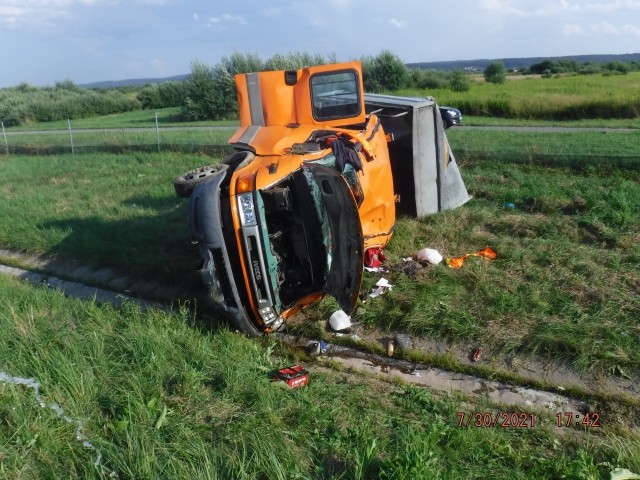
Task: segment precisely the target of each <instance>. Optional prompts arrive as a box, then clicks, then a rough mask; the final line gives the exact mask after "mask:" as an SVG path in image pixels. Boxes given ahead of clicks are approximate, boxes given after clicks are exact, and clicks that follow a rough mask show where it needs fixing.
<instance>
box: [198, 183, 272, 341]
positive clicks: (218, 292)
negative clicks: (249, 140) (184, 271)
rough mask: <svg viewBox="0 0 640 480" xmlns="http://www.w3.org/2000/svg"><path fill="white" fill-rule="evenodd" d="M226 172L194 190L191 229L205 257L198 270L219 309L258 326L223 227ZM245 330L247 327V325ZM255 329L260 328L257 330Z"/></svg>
mask: <svg viewBox="0 0 640 480" xmlns="http://www.w3.org/2000/svg"><path fill="white" fill-rule="evenodd" d="M226 175H231V174H230V173H227V171H223V172H220V175H217V176H215V177H214V178H212V179H211V180H210V181H207V182H204V183H200V184H198V185H197V186H196V187H195V188H194V190H193V193H192V194H191V200H190V204H189V229H190V230H191V236H192V237H193V239H194V240H196V241H197V242H198V247H199V251H200V259H201V261H202V263H201V267H200V269H199V270H198V271H197V273H198V275H199V277H200V279H201V281H202V282H203V284H204V285H206V286H207V288H209V298H210V300H211V302H212V303H213V306H214V307H215V308H216V310H218V311H219V312H220V313H223V314H224V315H225V316H226V317H228V318H229V319H230V320H231V321H232V322H233V323H234V324H235V325H236V326H239V327H241V326H245V325H250V326H251V327H252V328H253V329H256V327H255V325H254V323H253V322H252V321H251V319H250V318H249V317H248V316H247V313H246V311H245V309H244V306H243V304H242V295H241V294H240V292H239V290H238V287H237V284H236V281H235V278H234V274H233V268H232V263H231V262H234V261H235V262H236V263H237V262H238V259H237V258H233V259H232V258H230V251H229V250H228V249H227V244H226V242H225V236H224V232H223V229H222V225H223V220H222V209H221V204H220V201H221V200H220V187H221V185H222V184H223V183H224V181H225V180H226ZM231 253H232V252H231ZM232 254H233V253H232ZM236 255H237V254H236ZM241 328H242V327H241ZM243 330H245V331H246V329H245V328H243ZM255 333H256V334H258V333H260V331H259V330H256V332H255Z"/></svg>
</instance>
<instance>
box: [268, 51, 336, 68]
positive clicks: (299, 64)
mask: <svg viewBox="0 0 640 480" xmlns="http://www.w3.org/2000/svg"><path fill="white" fill-rule="evenodd" d="M328 61H329V63H335V56H334V57H333V58H332V57H329V59H328ZM326 63H327V59H325V57H324V55H321V54H316V55H311V54H309V53H307V52H293V53H289V54H288V55H282V54H281V53H276V54H275V55H274V56H273V57H271V58H270V59H269V60H267V61H266V63H265V69H266V70H299V69H301V68H304V67H311V66H314V65H324V64H326Z"/></svg>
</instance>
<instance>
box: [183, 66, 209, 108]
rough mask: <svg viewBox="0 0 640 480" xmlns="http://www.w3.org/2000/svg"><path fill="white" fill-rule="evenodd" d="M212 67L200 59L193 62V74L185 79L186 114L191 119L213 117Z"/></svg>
mask: <svg viewBox="0 0 640 480" xmlns="http://www.w3.org/2000/svg"><path fill="white" fill-rule="evenodd" d="M215 84H216V83H215V80H214V77H213V71H212V70H211V68H210V67H209V66H208V65H207V64H205V63H203V62H200V61H199V60H196V61H194V62H192V63H191V75H189V77H188V78H187V80H185V91H186V95H185V104H184V114H185V116H186V117H187V118H188V119H189V120H206V119H208V118H211V116H212V112H211V103H212V100H211V97H212V95H213V90H214V88H215Z"/></svg>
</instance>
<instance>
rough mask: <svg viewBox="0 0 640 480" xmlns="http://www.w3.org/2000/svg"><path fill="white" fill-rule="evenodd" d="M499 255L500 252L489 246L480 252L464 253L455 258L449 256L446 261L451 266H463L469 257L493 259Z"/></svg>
mask: <svg viewBox="0 0 640 480" xmlns="http://www.w3.org/2000/svg"><path fill="white" fill-rule="evenodd" d="M497 256H498V254H497V253H496V252H495V251H494V250H493V249H492V248H491V247H487V248H485V249H484V250H480V251H479V252H475V253H467V254H465V255H462V256H460V257H455V258H447V260H446V262H447V265H448V266H449V267H451V268H462V265H464V262H465V260H466V259H467V258H469V257H483V258H486V259H488V260H493V259H494V258H496V257H497Z"/></svg>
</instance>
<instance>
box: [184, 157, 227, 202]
mask: <svg viewBox="0 0 640 480" xmlns="http://www.w3.org/2000/svg"><path fill="white" fill-rule="evenodd" d="M228 168H229V165H225V164H215V165H207V166H206V167H200V168H196V169H194V170H191V171H189V172H186V173H183V174H182V175H178V176H177V177H176V178H174V179H173V188H174V189H175V191H176V193H177V194H178V196H179V197H182V198H189V197H190V196H191V193H192V192H193V189H194V188H195V186H196V185H198V184H199V183H204V182H208V181H210V180H213V179H214V178H216V177H217V176H218V175H223V174H224V172H226V170H227V169H228Z"/></svg>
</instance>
